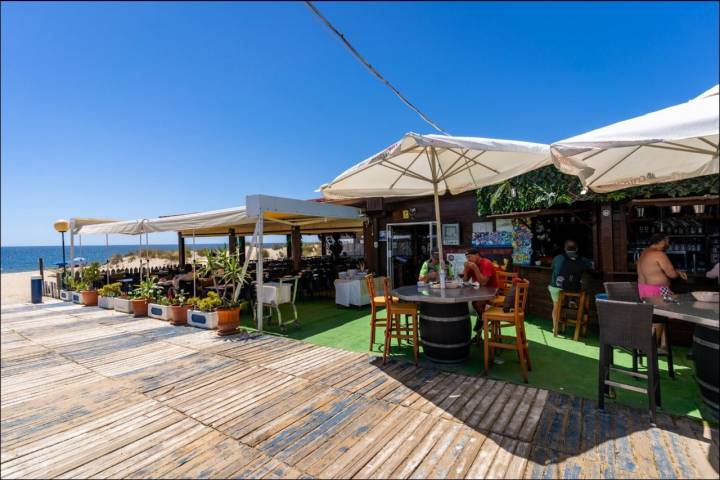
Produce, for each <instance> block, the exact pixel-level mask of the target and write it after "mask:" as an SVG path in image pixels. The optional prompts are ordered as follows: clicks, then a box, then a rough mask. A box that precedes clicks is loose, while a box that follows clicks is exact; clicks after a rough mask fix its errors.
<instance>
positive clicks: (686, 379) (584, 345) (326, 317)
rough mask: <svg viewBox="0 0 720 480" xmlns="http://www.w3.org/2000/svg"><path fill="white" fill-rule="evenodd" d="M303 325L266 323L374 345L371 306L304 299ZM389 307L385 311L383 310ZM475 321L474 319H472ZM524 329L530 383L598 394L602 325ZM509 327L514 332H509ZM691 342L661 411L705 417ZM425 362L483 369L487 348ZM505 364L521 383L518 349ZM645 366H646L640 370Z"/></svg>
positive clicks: (395, 351)
mask: <svg viewBox="0 0 720 480" xmlns="http://www.w3.org/2000/svg"><path fill="white" fill-rule="evenodd" d="M281 308H282V312H283V316H284V317H288V318H289V317H290V316H291V311H290V308H288V307H281ZM297 308H298V313H299V317H300V322H301V326H299V327H298V326H290V327H288V328H287V332H285V333H282V332H280V329H279V328H278V327H277V325H276V319H275V317H274V320H273V323H272V324H271V325H269V326H268V325H266V326H265V332H266V333H269V334H273V335H282V336H287V337H289V338H294V339H297V340H302V341H305V342H309V343H312V344H315V345H325V346H330V347H336V348H341V349H343V350H349V351H353V352H369V347H370V309H369V307H365V308H345V307H340V306H336V305H334V304H333V303H332V300H328V299H322V300H319V299H318V300H304V301H301V302H298V303H297ZM383 315H384V312H382V311H381V312H380V316H383ZM251 318H252V316H251V315H250V313H249V312H244V313H243V321H242V323H243V325H248V324H250V323H251V321H250V320H249V319H251ZM473 321H474V320H473ZM525 329H526V333H527V337H528V342H529V351H530V359H531V361H532V367H533V368H532V371H530V373H529V382H528V384H529V385H531V386H534V387H540V388H544V389H549V390H555V391H559V392H564V393H568V394H574V395H578V396H581V397H585V398H589V399H596V398H597V375H598V359H599V348H598V337H597V331H596V330H593V329H592V327H591V328H590V330H589V332H588V336H587V337H581V338H580V340H579V341H577V342H576V341H574V340H572V333H573V329H574V327H569V328H568V331H567V337H566V336H565V335H558V336H557V337H554V336H553V334H552V322H551V321H550V320H549V319H545V318H539V317H529V318H527V319H526V323H525ZM508 333H510V332H508ZM382 339H383V329H381V328H378V329H377V333H376V342H378V343H376V344H375V345H374V349H373V352H372V353H375V354H378V355H380V354H381V351H382V350H381V349H382V345H381V344H380V343H379V342H381V341H382ZM687 350H688V349H687V348H683V347H674V348H673V360H674V367H675V379H672V378H670V377H669V376H668V374H667V363H666V362H665V358H664V357H660V387H661V394H662V408H661V410H662V411H665V412H668V413H672V414H675V415H686V416H690V417H694V418H702V414H701V411H700V405H701V396H700V391H699V389H698V386H697V384H696V382H695V377H694V370H693V363H692V360H688V359H687ZM420 351H421V353H420V363H421V364H425V365H428V366H433V367H436V368H442V369H445V370H450V371H455V372H460V373H463V374H468V375H482V374H483V352H482V348H481V347H479V346H477V345H473V347H472V349H471V353H470V357H469V358H468V359H467V361H466V362H465V363H463V364H462V365H460V366H455V367H452V366H446V365H439V364H435V363H432V362H430V361H428V360H423V355H422V347H421V349H420ZM391 353H392V355H393V356H394V357H404V358H405V359H409V360H412V348H411V347H403V348H402V349H400V348H398V347H397V346H396V344H395V343H393V346H392V350H391ZM500 356H501V358H502V359H503V360H504V361H505V363H504V364H502V365H498V364H491V366H490V372H489V377H490V378H495V379H501V380H507V381H509V382H514V383H522V374H521V371H520V365H519V362H518V358H517V354H516V353H515V352H514V351H505V352H502V353H501V355H500ZM631 360H632V359H631V356H630V355H629V354H627V353H626V352H624V351H622V350H616V351H615V363H616V364H618V365H621V366H624V367H628V368H629V367H630V366H631ZM643 370H644V369H643V368H641V371H643ZM613 379H614V380H619V381H621V382H623V383H628V384H631V385H633V384H637V386H639V387H644V386H645V385H646V383H645V381H644V380H636V379H634V378H632V377H628V376H625V375H615V374H613ZM616 392H617V399H615V400H608V402H613V401H616V402H620V403H622V404H625V405H630V406H634V407H638V408H643V409H646V408H647V406H648V401H647V397H646V396H645V395H643V394H640V393H635V392H631V391H626V390H620V389H616Z"/></svg>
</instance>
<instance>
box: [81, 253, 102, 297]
mask: <svg viewBox="0 0 720 480" xmlns="http://www.w3.org/2000/svg"><path fill="white" fill-rule="evenodd" d="M80 278H81V283H82V285H81V288H80V295H81V296H82V303H84V304H85V306H86V307H94V306H96V305H97V303H98V291H97V290H96V289H95V282H97V281H98V280H99V279H100V264H99V263H98V262H92V263H91V264H90V265H88V266H87V267H85V268H83V269H82V271H81V272H80Z"/></svg>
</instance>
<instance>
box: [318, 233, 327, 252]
mask: <svg viewBox="0 0 720 480" xmlns="http://www.w3.org/2000/svg"><path fill="white" fill-rule="evenodd" d="M318 237H319V238H320V255H322V256H323V257H324V256H325V255H327V247H326V245H325V234H321V235H318Z"/></svg>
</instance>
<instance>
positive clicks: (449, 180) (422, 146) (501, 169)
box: [320, 133, 551, 263]
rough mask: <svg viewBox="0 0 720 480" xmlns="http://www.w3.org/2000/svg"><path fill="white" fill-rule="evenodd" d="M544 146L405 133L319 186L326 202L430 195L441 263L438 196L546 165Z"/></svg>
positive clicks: (476, 186)
mask: <svg viewBox="0 0 720 480" xmlns="http://www.w3.org/2000/svg"><path fill="white" fill-rule="evenodd" d="M550 163H551V160H550V152H549V148H548V146H547V145H544V144H539V143H529V142H519V141H515V140H497V139H491V138H479V137H451V136H445V135H419V134H417V133H407V134H405V136H404V137H403V138H402V139H401V140H400V141H398V142H396V143H394V144H392V145H390V146H389V147H388V148H386V149H384V150H383V151H381V152H380V153H377V154H376V155H373V156H372V157H370V158H368V159H367V160H363V161H362V162H360V163H358V164H357V165H354V166H353V167H350V168H349V169H348V170H346V171H345V172H343V173H342V174H340V175H339V176H338V177H337V178H335V180H333V181H332V182H330V183H327V184H325V185H322V186H321V187H320V192H322V194H323V196H324V197H325V198H327V199H350V198H367V197H405V196H426V195H433V196H434V199H435V221H436V222H437V236H438V249H439V253H440V258H441V261H442V262H443V263H444V257H443V251H442V237H441V224H440V202H439V196H440V195H443V194H445V193H447V192H450V193H451V194H458V193H462V192H466V191H468V190H474V189H477V188H480V187H484V186H487V185H493V184H495V183H499V182H502V181H504V180H507V179H509V178H512V177H515V176H517V175H521V174H523V173H526V172H529V171H531V170H535V169H537V168H540V167H543V166H545V165H550Z"/></svg>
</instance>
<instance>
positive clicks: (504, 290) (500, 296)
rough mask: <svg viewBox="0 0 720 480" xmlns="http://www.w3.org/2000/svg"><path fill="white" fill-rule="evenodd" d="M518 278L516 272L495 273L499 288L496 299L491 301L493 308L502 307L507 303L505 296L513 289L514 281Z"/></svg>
mask: <svg viewBox="0 0 720 480" xmlns="http://www.w3.org/2000/svg"><path fill="white" fill-rule="evenodd" d="M517 278H518V274H517V273H515V272H504V271H502V270H496V271H495V281H496V283H497V286H498V291H497V295H495V298H493V299H492V300H490V305H491V306H493V307H502V306H503V304H504V303H505V296H507V294H508V292H509V291H510V289H511V288H512V285H513V280H515V279H517Z"/></svg>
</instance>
